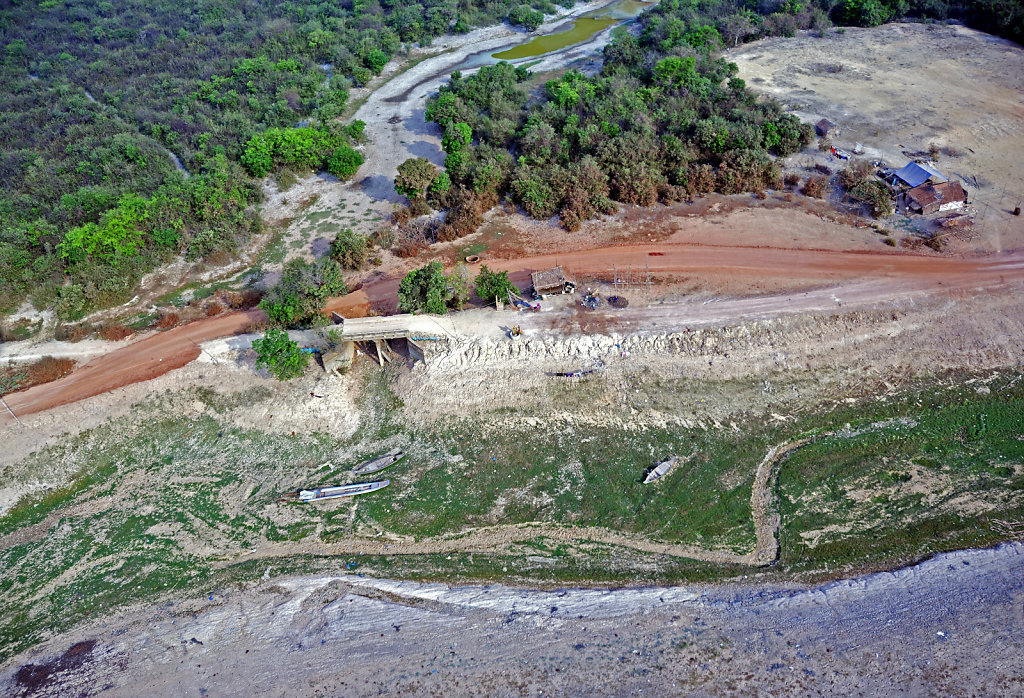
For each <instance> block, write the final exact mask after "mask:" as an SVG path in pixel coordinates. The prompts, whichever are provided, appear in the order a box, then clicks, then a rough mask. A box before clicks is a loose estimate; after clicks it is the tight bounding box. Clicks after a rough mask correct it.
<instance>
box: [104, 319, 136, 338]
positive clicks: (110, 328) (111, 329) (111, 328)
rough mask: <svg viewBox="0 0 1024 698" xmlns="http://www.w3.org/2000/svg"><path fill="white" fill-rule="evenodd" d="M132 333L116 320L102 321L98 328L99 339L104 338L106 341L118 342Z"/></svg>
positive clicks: (132, 332)
mask: <svg viewBox="0 0 1024 698" xmlns="http://www.w3.org/2000/svg"><path fill="white" fill-rule="evenodd" d="M133 334H135V332H134V331H133V330H131V329H129V328H127V327H125V326H124V325H122V324H121V323H118V322H110V323H104V324H103V326H102V327H100V329H99V335H100V339H105V340H106V341H108V342H119V341H121V340H122V339H127V338H128V337H131V336H132V335H133Z"/></svg>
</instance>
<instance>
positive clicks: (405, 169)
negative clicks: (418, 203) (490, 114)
mask: <svg viewBox="0 0 1024 698" xmlns="http://www.w3.org/2000/svg"><path fill="white" fill-rule="evenodd" d="M437 176H438V170H437V167H436V166H435V165H434V164H433V163H432V162H430V161H429V160H427V159H426V158H409V159H408V160H406V161H405V162H403V163H402V164H401V165H399V166H398V176H397V177H395V191H396V192H398V193H399V194H401V195H402V196H407V197H409V198H410V199H419V198H421V197H423V196H425V195H426V193H427V187H429V186H430V184H431V182H433V181H434V180H435V179H436V178H437Z"/></svg>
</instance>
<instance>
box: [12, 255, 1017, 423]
mask: <svg viewBox="0 0 1024 698" xmlns="http://www.w3.org/2000/svg"><path fill="white" fill-rule="evenodd" d="M648 261H650V265H651V267H650V268H651V271H652V273H654V274H656V275H658V276H670V275H680V274H693V275H697V276H701V277H704V276H706V275H715V274H719V275H728V276H730V277H732V278H734V279H749V280H750V281H751V282H755V281H759V280H762V279H765V278H766V277H771V278H776V279H779V280H782V279H785V280H788V283H789V284H791V285H792V286H795V287H797V288H801V287H805V286H806V285H807V284H817V285H819V286H821V285H823V284H828V285H831V284H832V283H834V282H846V283H840V284H839V285H838V286H835V287H831V288H825V289H822V288H819V289H817V290H814V291H809V292H802V293H799V294H796V293H794V294H791V295H771V296H755V297H751V298H739V299H728V300H721V301H717V302H715V303H704V304H702V305H700V306H695V305H693V304H690V305H689V306H688V307H687V314H686V317H685V318H682V317H680V316H678V314H675V315H676V320H685V321H686V322H693V323H697V322H728V321H731V320H735V319H739V318H744V317H750V316H753V315H756V316H761V317H764V316H770V315H772V314H791V313H800V312H821V311H822V310H823V309H827V308H835V307H838V306H842V307H847V308H850V307H858V306H867V305H872V304H876V303H879V302H888V301H891V300H892V299H894V298H896V297H900V296H906V295H907V294H916V293H934V292H943V291H946V292H948V291H962V290H970V291H971V292H975V291H979V290H987V291H998V290H1004V291H1005V290H1007V289H1009V288H1010V287H1011V286H1012V285H1017V284H1020V283H1021V282H1022V281H1024V253H1021V252H1015V253H1009V254H1002V255H991V256H986V257H979V258H976V259H953V258H943V257H935V256H924V255H911V254H900V253H888V254H887V253H854V252H834V251H823V250H806V249H799V250H793V249H778V248H758V247H715V246H704V245H692V244H680V245H671V244H665V243H658V244H654V245H626V246H618V247H604V248H599V249H594V250H584V251H580V252H573V253H567V254H562V255H542V256H537V257H524V258H521V259H516V260H497V261H496V262H495V263H494V268H496V269H499V270H508V271H510V275H511V276H512V277H513V278H514V279H515V280H516V281H517V282H519V283H520V285H523V286H525V285H526V284H527V283H528V278H529V272H530V271H532V270H537V269H543V268H545V267H548V266H551V265H553V264H556V263H557V264H563V265H566V266H567V267H569V268H571V269H572V270H573V271H575V272H576V273H579V274H585V273H593V274H597V273H606V272H607V271H608V270H610V269H611V268H612V267H615V266H618V267H619V268H623V267H625V266H626V265H628V264H631V265H633V267H634V268H640V267H642V265H643V264H645V263H647V262H648ZM853 280H856V281H855V282H853ZM398 282H399V280H398V279H388V278H384V279H378V280H373V281H370V282H368V283H366V284H364V286H363V287H362V288H361V289H360V290H358V291H356V292H353V293H351V294H349V295H347V296H344V297H343V298H337V299H332V300H331V301H330V302H329V303H328V304H327V306H326V310H327V311H337V312H340V313H342V314H343V315H344V314H349V315H359V314H365V313H366V311H367V310H368V309H369V307H370V306H373V307H375V308H381V307H384V308H391V309H394V305H395V292H396V290H397V287H398ZM666 308H668V309H669V311H668V312H669V314H670V315H672V314H673V313H672V312H671V305H669V304H666V305H662V306H658V307H657V308H655V309H653V310H650V309H649V310H647V311H644V310H641V309H633V308H631V309H630V311H629V313H628V314H624V315H622V318H624V320H623V321H629V322H632V321H633V320H635V321H636V322H640V321H641V320H642V319H643V318H644V313H645V312H647V313H655V314H660V315H661V316H664V314H665V313H666ZM261 316H262V315H261V313H260V311H258V310H252V311H247V312H245V313H229V314H227V315H222V316H219V317H216V318H210V319H208V320H201V321H199V322H194V323H191V324H189V325H185V326H183V327H178V328H175V329H173V330H169V331H167V332H162V333H158V334H153V335H151V336H150V337H147V338H145V339H143V340H141V341H139V342H135V343H133V344H131V345H129V346H127V347H124V348H121V349H118V350H116V351H113V352H111V353H109V354H106V355H104V356H101V357H98V358H96V359H93V360H92V361H89V362H88V363H86V364H85V365H84V366H82V367H80V368H79V369H77V370H76V371H75V372H74V373H72V374H71V375H69V376H67V377H66V378H62V379H60V380H58V381H54V382H53V383H48V384H46V385H40V386H36V387H34V388H31V389H29V390H26V391H23V392H20V393H14V394H11V395H8V396H6V397H5V400H6V401H7V404H8V405H9V406H10V408H11V409H12V410H14V412H15V413H16V414H19V415H21V414H32V413H35V412H41V411H43V410H47V409H50V408H52V407H56V406H58V405H66V404H69V403H71V402H76V401H78V400H83V399H85V398H89V397H92V396H94V395H99V394H101V393H104V392H107V391H110V390H114V389H115V388H119V387H122V386H125V385H129V384H132V383H137V382H141V381H145V380H150V379H152V378H155V377H156V376H160V375H163V374H164V373H167V372H168V371H171V370H173V369H175V368H179V367H181V366H183V365H185V364H187V363H188V362H190V361H192V360H193V359H194V358H195V357H196V356H198V354H199V351H200V350H199V347H198V346H197V343H199V342H204V341H208V340H211V339H217V338H219V337H224V336H228V335H231V334H236V333H238V332H240V331H242V329H243V328H244V327H245V326H246V325H248V324H249V323H251V322H253V321H255V320H257V319H259V318H261ZM654 324H657V322H656V321H654ZM10 419H11V417H10V416H9V415H8V414H6V412H4V413H0V423H3V422H5V421H7V420H10Z"/></svg>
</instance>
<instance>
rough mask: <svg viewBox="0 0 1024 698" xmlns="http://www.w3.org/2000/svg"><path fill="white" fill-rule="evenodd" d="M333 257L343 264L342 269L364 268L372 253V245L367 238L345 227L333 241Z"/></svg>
mask: <svg viewBox="0 0 1024 698" xmlns="http://www.w3.org/2000/svg"><path fill="white" fill-rule="evenodd" d="M330 254H331V259H333V260H334V261H335V262H337V263H338V264H340V265H341V268H342V269H352V270H356V269H362V268H363V267H364V266H365V265H366V259H367V257H368V256H369V254H370V246H369V244H368V243H367V240H366V238H364V237H363V236H362V235H359V234H358V233H354V232H352V230H351V229H350V228H345V229H344V230H342V231H341V232H340V233H338V236H337V237H336V238H334V242H332V243H331V253H330Z"/></svg>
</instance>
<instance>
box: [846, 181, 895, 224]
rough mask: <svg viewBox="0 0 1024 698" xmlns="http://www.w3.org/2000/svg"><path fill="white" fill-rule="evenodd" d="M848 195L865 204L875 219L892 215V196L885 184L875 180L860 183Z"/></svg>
mask: <svg viewBox="0 0 1024 698" xmlns="http://www.w3.org/2000/svg"><path fill="white" fill-rule="evenodd" d="M850 195H851V196H852V197H853V198H855V199H857V200H858V201H863V202H864V203H866V204H867V205H868V206H869V207H870V208H871V215H873V216H874V217H875V218H884V217H886V216H891V215H892V213H893V205H892V194H891V193H889V189H888V188H887V187H886V186H885V184H883V183H882V182H880V181H878V180H877V179H876V180H871V181H865V182H861V183H860V184H858V185H857V186H856V187H854V188H853V189H852V190H851V191H850Z"/></svg>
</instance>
